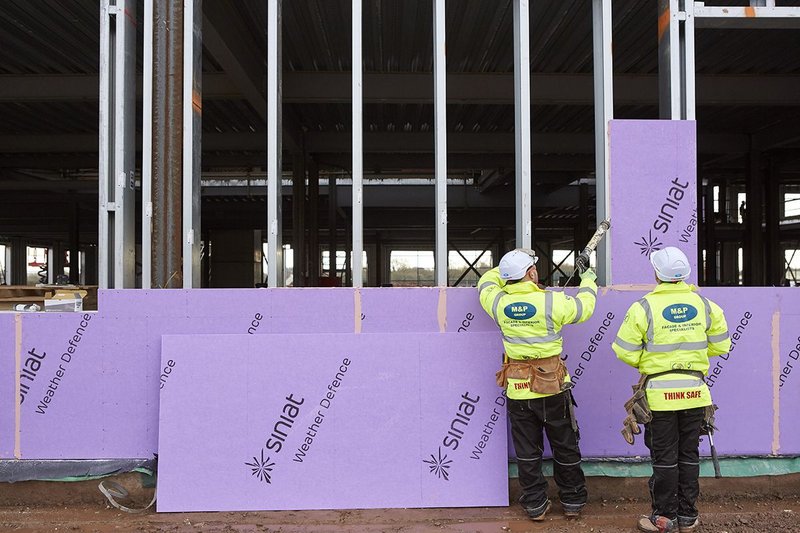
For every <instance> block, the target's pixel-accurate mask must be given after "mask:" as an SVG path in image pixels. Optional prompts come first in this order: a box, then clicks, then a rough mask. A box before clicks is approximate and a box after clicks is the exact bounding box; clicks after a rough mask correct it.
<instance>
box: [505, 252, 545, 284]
mask: <svg viewBox="0 0 800 533" xmlns="http://www.w3.org/2000/svg"><path fill="white" fill-rule="evenodd" d="M538 260H539V258H538V257H536V255H535V254H532V252H527V253H526V252H524V251H522V250H520V249H516V250H511V251H510V252H508V253H507V254H505V255H504V256H503V257H502V258H501V259H500V277H501V278H503V279H504V280H506V281H519V280H521V279H522V278H524V277H525V274H527V273H528V270H529V269H530V268H531V267H532V266H534V265H535V264H536V262H537V261H538Z"/></svg>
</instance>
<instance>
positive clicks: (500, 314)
mask: <svg viewBox="0 0 800 533" xmlns="http://www.w3.org/2000/svg"><path fill="white" fill-rule="evenodd" d="M478 290H479V292H480V301H481V306H482V307H483V309H484V310H485V311H486V312H487V313H488V314H489V316H491V317H492V318H493V319H494V321H495V323H496V324H497V325H498V326H499V327H500V331H501V333H502V335H503V347H504V349H505V352H506V355H507V356H508V357H509V358H510V359H541V358H544V357H551V356H553V355H561V349H562V341H561V328H562V326H564V325H565V324H578V323H580V322H584V321H586V320H588V319H589V318H590V317H591V316H592V313H594V307H595V303H596V297H597V285H596V284H595V282H594V281H592V280H586V281H582V282H581V287H580V289H578V294H577V296H576V297H575V298H573V297H571V296H567V295H566V294H564V293H562V292H553V291H547V290H542V289H540V288H539V287H538V286H537V285H536V284H535V283H532V282H530V281H521V282H519V283H512V284H506V282H505V281H503V280H502V279H501V278H500V271H499V269H497V268H493V269H492V270H490V271H488V272H486V273H485V274H484V275H483V276H481V279H480V281H479V282H478ZM498 363H499V362H498ZM565 381H569V375H567V377H566V379H565ZM528 385H529V384H528V382H525V381H523V380H515V379H509V381H508V389H507V395H508V397H509V398H511V399H514V400H527V399H530V398H541V397H543V396H549V395H547V394H538V393H535V392H533V391H531V390H529V389H528Z"/></svg>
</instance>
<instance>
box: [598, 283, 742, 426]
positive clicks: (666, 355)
mask: <svg viewBox="0 0 800 533" xmlns="http://www.w3.org/2000/svg"><path fill="white" fill-rule="evenodd" d="M696 290H697V287H695V286H693V285H687V284H686V283H684V282H682V281H680V282H678V283H659V284H658V286H657V287H656V288H655V290H653V291H652V292H650V293H648V294H646V295H645V296H644V298H642V299H641V300H639V301H638V302H635V303H634V304H633V305H631V306H630V308H629V309H628V312H627V314H626V315H625V319H624V320H623V322H622V325H621V326H620V328H619V332H618V333H617V338H616V339H615V340H614V343H613V344H612V345H611V346H612V348H613V349H614V352H615V353H616V354H617V357H618V358H620V359H621V360H622V361H624V362H625V363H627V364H629V365H631V366H632V367H634V368H637V369H638V370H639V372H640V373H642V374H645V375H652V374H657V373H660V372H669V371H670V370H677V369H680V370H694V371H698V372H701V373H702V374H703V375H707V374H708V366H709V364H708V358H709V357H711V356H714V355H721V354H724V353H727V352H728V351H729V350H730V348H731V341H730V338H729V337H728V324H727V323H726V322H725V315H724V314H723V312H722V309H720V307H719V306H718V305H717V304H715V303H714V302H712V301H711V300H709V299H708V298H705V297H704V296H701V295H700V294H698V293H697V292H695V291H696ZM647 401H648V403H649V404H650V409H651V410H653V411H678V410H681V409H692V408H695V407H704V406H706V405H711V392H710V391H709V390H708V386H707V385H706V383H705V381H704V380H703V379H702V378H701V377H700V376H697V377H695V376H692V375H689V374H685V373H668V374H663V375H660V376H656V377H654V378H652V379H650V380H649V381H648V384H647Z"/></svg>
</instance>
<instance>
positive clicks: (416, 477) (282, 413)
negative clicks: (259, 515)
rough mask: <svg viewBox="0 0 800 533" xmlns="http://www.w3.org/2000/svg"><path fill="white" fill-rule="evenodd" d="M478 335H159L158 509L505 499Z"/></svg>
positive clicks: (489, 367)
mask: <svg viewBox="0 0 800 533" xmlns="http://www.w3.org/2000/svg"><path fill="white" fill-rule="evenodd" d="M498 345H499V339H498V338H497V336H496V335H492V334H473V335H471V336H470V337H466V336H463V335H457V334H438V333H434V334H430V333H429V334H425V333H403V334H397V333H376V334H367V333H365V334H352V333H351V334H338V335H337V334H315V335H279V334H278V335H270V336H251V335H193V336H165V337H163V339H162V358H161V365H162V366H163V367H164V368H169V372H168V374H167V377H166V379H165V381H164V386H163V388H162V389H161V408H160V424H159V426H160V433H159V435H160V436H159V495H158V496H159V498H158V510H159V511H196V510H220V511H222V510H272V509H343V508H345V509H346V508H386V507H450V506H484V505H507V504H508V499H507V472H506V440H505V439H506V433H505V409H504V404H505V397H504V396H503V395H502V394H500V391H499V390H498V388H497V387H496V385H495V384H494V379H493V374H494V364H493V363H492V362H491V361H490V360H489V359H488V358H487V357H486V353H492V352H496V350H497V349H498Z"/></svg>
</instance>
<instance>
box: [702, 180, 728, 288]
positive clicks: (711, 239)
mask: <svg viewBox="0 0 800 533" xmlns="http://www.w3.org/2000/svg"><path fill="white" fill-rule="evenodd" d="M704 192H705V194H703V226H704V232H703V235H704V237H705V238H704V239H703V240H704V241H705V251H706V271H705V279H704V281H703V284H704V285H709V286H712V287H713V286H715V285H717V284H718V283H719V281H718V280H717V238H716V235H715V232H714V228H715V227H716V222H717V221H716V214H715V213H714V182H713V181H712V180H708V181H707V182H706V187H705V191H704ZM722 204H723V201H722V198H720V206H721V205H722ZM698 207H699V206H698ZM720 211H722V209H720Z"/></svg>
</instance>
